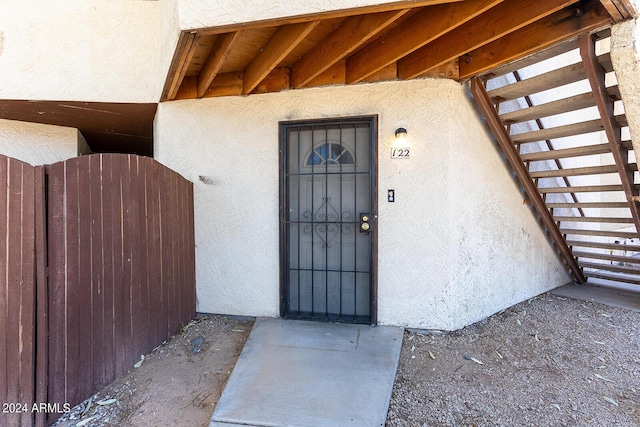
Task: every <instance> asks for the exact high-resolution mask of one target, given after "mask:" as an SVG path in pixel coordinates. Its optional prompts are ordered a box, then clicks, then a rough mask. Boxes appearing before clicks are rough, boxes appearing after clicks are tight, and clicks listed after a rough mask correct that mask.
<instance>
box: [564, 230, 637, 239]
mask: <svg viewBox="0 0 640 427" xmlns="http://www.w3.org/2000/svg"><path fill="white" fill-rule="evenodd" d="M560 232H561V233H562V234H573V235H578V236H603V237H624V238H627V239H633V238H636V237H640V236H639V235H638V233H636V232H633V231H615V230H584V229H579V228H561V229H560Z"/></svg>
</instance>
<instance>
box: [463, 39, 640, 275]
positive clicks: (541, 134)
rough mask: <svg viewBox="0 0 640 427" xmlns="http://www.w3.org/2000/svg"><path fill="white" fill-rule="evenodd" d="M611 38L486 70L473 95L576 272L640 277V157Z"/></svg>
mask: <svg viewBox="0 0 640 427" xmlns="http://www.w3.org/2000/svg"><path fill="white" fill-rule="evenodd" d="M609 36H610V34H609V33H608V32H606V31H605V32H603V33H601V34H599V35H594V36H585V37H582V38H580V39H579V40H576V41H573V42H569V43H565V44H563V45H560V46H557V47H555V48H552V49H550V50H548V51H546V52H542V53H540V54H538V55H537V56H532V57H529V58H527V59H525V60H523V61H520V62H518V63H515V64H510V65H507V66H505V67H503V68H502V69H500V70H497V71H494V72H493V73H492V74H490V75H485V76H480V77H476V78H474V79H473V80H471V93H472V95H473V97H474V99H475V101H476V104H477V105H478V107H479V109H480V111H481V112H482V114H483V115H484V117H485V119H486V121H487V124H488V126H489V128H490V130H491V132H492V133H493V135H494V136H495V139H496V141H497V143H498V144H499V146H500V148H501V149H502V151H503V153H504V154H505V157H506V160H507V161H508V162H509V164H510V166H511V168H512V169H513V171H514V172H515V176H516V178H517V180H518V181H519V183H520V185H521V187H522V190H523V193H524V194H525V197H526V199H525V201H526V202H528V203H531V205H532V207H533V210H534V214H535V215H536V217H537V218H538V220H539V222H540V223H541V225H542V227H543V229H544V230H545V231H546V233H547V234H548V236H549V238H550V240H551V241H552V243H553V245H554V248H555V249H556V252H557V254H558V256H559V257H560V258H561V259H562V260H563V262H564V263H565V265H566V267H567V269H568V271H569V272H570V273H571V275H572V276H573V279H574V280H575V281H576V282H578V283H584V282H586V281H587V280H588V281H589V282H593V281H596V282H597V281H598V280H607V281H614V282H623V283H630V284H634V285H640V239H639V235H638V230H640V219H639V218H640V217H639V214H638V212H639V210H640V209H639V205H638V200H639V198H638V185H637V182H638V173H637V171H638V165H637V164H636V160H635V153H634V151H633V146H632V142H631V139H630V136H629V129H628V124H627V120H626V117H625V114H624V106H623V105H622V100H621V97H620V93H619V90H618V86H617V81H616V78H615V73H614V70H613V66H612V64H611V59H610V55H609V51H608V46H609V41H610V39H609ZM558 64H564V65H560V66H559V68H558Z"/></svg>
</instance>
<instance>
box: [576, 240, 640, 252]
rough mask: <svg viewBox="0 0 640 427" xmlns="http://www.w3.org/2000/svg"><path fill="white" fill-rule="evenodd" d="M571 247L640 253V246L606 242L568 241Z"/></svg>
mask: <svg viewBox="0 0 640 427" xmlns="http://www.w3.org/2000/svg"><path fill="white" fill-rule="evenodd" d="M567 245H569V246H579V247H587V248H600V249H613V250H626V251H633V252H640V246H638V245H622V244H619V243H618V244H616V243H604V242H588V241H582V240H567Z"/></svg>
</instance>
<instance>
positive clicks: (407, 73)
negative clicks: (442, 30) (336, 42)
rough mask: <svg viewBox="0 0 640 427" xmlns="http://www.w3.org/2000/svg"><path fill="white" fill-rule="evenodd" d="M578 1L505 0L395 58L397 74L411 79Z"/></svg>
mask: <svg viewBox="0 0 640 427" xmlns="http://www.w3.org/2000/svg"><path fill="white" fill-rule="evenodd" d="M577 1H578V0H537V1H532V2H523V1H522V0H507V1H505V2H504V3H502V4H500V5H498V6H496V7H494V8H492V9H490V10H488V11H487V12H485V13H484V14H482V15H481V16H478V17H476V18H475V19H473V20H472V21H469V22H468V23H467V25H465V26H464V27H460V28H456V29H455V30H453V31H450V32H448V33H447V34H445V35H443V36H442V37H440V38H438V39H437V40H435V41H434V42H433V43H430V44H428V45H426V46H424V47H422V48H421V49H419V50H417V51H415V52H413V53H412V54H410V55H407V56H406V57H404V58H402V59H401V60H400V61H398V77H399V78H401V79H411V78H414V77H419V76H421V75H423V74H424V73H426V72H428V71H429V70H431V69H433V68H436V67H438V66H439V65H442V64H444V63H447V62H449V61H451V60H452V59H454V58H457V57H459V56H461V55H464V54H465V53H467V52H469V51H471V50H473V49H476V48H478V47H480V46H483V45H485V44H487V43H490V42H492V41H494V40H497V39H500V38H501V37H504V36H506V35H507V34H509V33H512V32H514V31H516V30H519V29H520V28H522V27H525V26H526V25H528V24H531V23H534V22H536V21H538V20H540V19H542V18H544V17H546V16H548V15H550V14H552V13H554V12H556V11H558V10H561V9H563V8H565V7H567V6H569V5H571V4H573V3H576V2H577Z"/></svg>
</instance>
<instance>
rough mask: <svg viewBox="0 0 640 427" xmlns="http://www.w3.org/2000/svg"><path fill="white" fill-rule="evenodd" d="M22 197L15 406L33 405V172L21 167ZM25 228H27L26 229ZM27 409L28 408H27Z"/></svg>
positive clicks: (27, 417) (29, 419)
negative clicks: (18, 332) (17, 380)
mask: <svg viewBox="0 0 640 427" xmlns="http://www.w3.org/2000/svg"><path fill="white" fill-rule="evenodd" d="M21 169H22V170H21V172H22V183H21V184H22V186H21V189H20V193H21V196H22V197H21V216H20V221H21V226H20V241H21V243H20V267H21V270H22V271H21V284H22V286H21V287H20V304H19V305H20V308H19V314H18V321H19V323H20V331H21V333H20V334H19V338H18V340H19V347H18V352H19V355H20V386H19V390H18V392H19V397H18V402H24V403H27V404H29V403H32V402H33V398H34V392H35V389H34V386H35V385H34V383H33V381H34V372H33V369H34V364H33V363H34V355H33V351H34V338H35V334H34V330H35V324H34V316H35V312H34V309H35V293H34V292H35V279H36V277H35V272H36V270H35V268H36V264H35V234H36V228H35V193H34V190H35V187H34V185H35V168H33V167H32V166H30V165H28V164H26V163H22V164H21ZM27 224H28V226H27ZM29 409H30V408H29ZM21 421H22V425H23V426H31V425H32V424H33V413H32V412H31V411H28V412H27V413H23V414H22V417H21Z"/></svg>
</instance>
